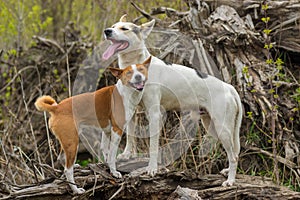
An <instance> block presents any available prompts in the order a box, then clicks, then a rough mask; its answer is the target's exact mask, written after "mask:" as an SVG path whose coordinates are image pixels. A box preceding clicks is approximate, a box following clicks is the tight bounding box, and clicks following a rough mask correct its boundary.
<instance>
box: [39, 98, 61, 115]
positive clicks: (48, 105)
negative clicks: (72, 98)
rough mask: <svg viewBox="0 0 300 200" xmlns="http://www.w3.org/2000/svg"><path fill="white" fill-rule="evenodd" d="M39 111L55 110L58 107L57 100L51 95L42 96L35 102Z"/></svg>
mask: <svg viewBox="0 0 300 200" xmlns="http://www.w3.org/2000/svg"><path fill="white" fill-rule="evenodd" d="M34 105H35V107H36V109H38V110H39V111H47V112H53V111H54V110H55V109H56V108H57V107H56V105H57V103H56V101H55V100H54V99H53V98H52V97H50V96H42V97H40V98H38V99H37V100H36V102H35V103H34Z"/></svg>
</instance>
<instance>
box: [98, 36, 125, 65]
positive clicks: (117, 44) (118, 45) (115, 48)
mask: <svg viewBox="0 0 300 200" xmlns="http://www.w3.org/2000/svg"><path fill="white" fill-rule="evenodd" d="M109 40H110V41H111V42H112V44H111V45H110V46H109V47H108V48H107V49H106V51H105V52H104V53H103V55H102V58H103V59H104V60H108V59H109V58H110V57H111V56H113V55H114V54H115V53H117V52H119V51H122V50H124V49H127V47H128V46H129V42H128V41H125V40H114V39H109Z"/></svg>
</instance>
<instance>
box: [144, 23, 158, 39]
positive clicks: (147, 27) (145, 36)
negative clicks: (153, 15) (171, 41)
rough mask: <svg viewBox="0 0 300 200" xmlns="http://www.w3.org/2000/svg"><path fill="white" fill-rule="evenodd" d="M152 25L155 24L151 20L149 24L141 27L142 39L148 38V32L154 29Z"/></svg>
mask: <svg viewBox="0 0 300 200" xmlns="http://www.w3.org/2000/svg"><path fill="white" fill-rule="evenodd" d="M154 24H155V20H154V19H152V20H151V21H150V22H147V23H144V24H142V25H141V30H142V36H143V39H146V38H147V37H148V35H149V34H150V32H151V31H152V29H153V27H154Z"/></svg>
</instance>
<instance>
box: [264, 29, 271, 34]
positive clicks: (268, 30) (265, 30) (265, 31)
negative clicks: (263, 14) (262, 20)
mask: <svg viewBox="0 0 300 200" xmlns="http://www.w3.org/2000/svg"><path fill="white" fill-rule="evenodd" d="M271 31H272V30H270V29H264V30H263V32H264V33H265V34H266V35H269V34H270V33H271Z"/></svg>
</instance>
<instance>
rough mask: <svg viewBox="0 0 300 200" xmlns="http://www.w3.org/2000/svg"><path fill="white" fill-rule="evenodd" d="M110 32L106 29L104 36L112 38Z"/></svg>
mask: <svg viewBox="0 0 300 200" xmlns="http://www.w3.org/2000/svg"><path fill="white" fill-rule="evenodd" d="M112 32H113V31H112V29H110V28H107V29H105V30H104V34H105V36H106V37H111V36H112Z"/></svg>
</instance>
